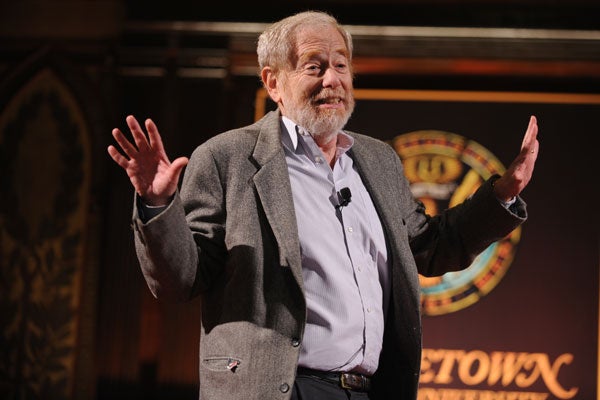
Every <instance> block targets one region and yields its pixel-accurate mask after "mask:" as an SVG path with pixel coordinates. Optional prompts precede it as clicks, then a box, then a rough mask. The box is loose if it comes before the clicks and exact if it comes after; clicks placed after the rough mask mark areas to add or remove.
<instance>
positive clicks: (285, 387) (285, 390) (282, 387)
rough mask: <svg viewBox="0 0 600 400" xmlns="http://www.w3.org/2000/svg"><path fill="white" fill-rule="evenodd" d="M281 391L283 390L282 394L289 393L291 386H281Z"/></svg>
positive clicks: (285, 384) (284, 384)
mask: <svg viewBox="0 0 600 400" xmlns="http://www.w3.org/2000/svg"><path fill="white" fill-rule="evenodd" d="M279 390H281V393H287V392H288V391H289V390H290V385H288V384H287V383H282V384H281V385H280V386H279Z"/></svg>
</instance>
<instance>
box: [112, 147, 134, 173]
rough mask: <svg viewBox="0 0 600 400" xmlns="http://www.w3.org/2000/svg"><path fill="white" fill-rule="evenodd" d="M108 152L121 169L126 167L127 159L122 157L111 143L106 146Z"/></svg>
mask: <svg viewBox="0 0 600 400" xmlns="http://www.w3.org/2000/svg"><path fill="white" fill-rule="evenodd" d="M108 154H109V155H110V157H111V158H112V159H113V160H114V161H115V162H116V163H117V164H118V165H119V166H120V167H121V168H123V169H127V166H128V165H129V161H128V160H127V159H126V158H125V157H123V155H122V154H121V153H119V150H117V148H116V147H115V146H113V145H110V146H108Z"/></svg>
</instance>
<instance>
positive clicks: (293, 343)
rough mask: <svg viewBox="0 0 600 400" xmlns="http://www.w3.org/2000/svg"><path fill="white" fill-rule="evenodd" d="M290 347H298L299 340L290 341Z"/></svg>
mask: <svg viewBox="0 0 600 400" xmlns="http://www.w3.org/2000/svg"><path fill="white" fill-rule="evenodd" d="M292 346H294V347H298V346H300V340H298V339H296V338H294V339H292Z"/></svg>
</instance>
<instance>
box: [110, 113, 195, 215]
mask: <svg viewBox="0 0 600 400" xmlns="http://www.w3.org/2000/svg"><path fill="white" fill-rule="evenodd" d="M126 121H127V126H128V127H129V130H130V131H131V135H132V136H133V140H134V142H135V145H133V144H132V143H131V142H130V141H129V140H127V138H125V135H124V134H123V133H122V132H121V131H120V130H119V129H117V128H115V129H113V131H112V134H113V137H114V138H115V140H116V141H117V143H118V144H119V146H120V147H121V149H122V150H123V153H125V155H126V157H125V156H124V155H123V154H121V153H120V152H119V150H117V148H116V147H115V146H112V145H111V146H109V147H108V154H110V156H111V157H112V159H113V160H114V161H115V162H116V163H117V164H118V165H119V166H121V168H123V169H124V170H125V172H127V175H128V176H129V179H130V180H131V184H132V185H133V187H134V188H135V191H136V192H137V193H138V194H139V195H140V196H141V197H142V199H143V200H144V202H145V203H146V204H148V205H151V206H158V205H166V204H167V203H168V202H169V201H170V199H171V197H172V196H173V194H174V193H175V191H176V190H177V184H178V182H179V175H180V174H181V171H182V170H183V168H184V167H185V166H186V165H187V163H188V159H187V158H186V157H180V158H177V159H176V160H174V161H173V162H171V161H169V158H168V157H167V154H166V153H165V149H164V147H163V143H162V139H161V137H160V134H159V133H158V129H157V128H156V125H155V124H154V122H152V120H150V119H147V120H146V121H145V125H146V130H147V132H148V137H146V135H145V134H144V131H143V130H142V128H141V127H140V124H139V123H138V121H137V120H136V119H135V118H134V117H133V116H131V115H130V116H128V117H127V118H126Z"/></svg>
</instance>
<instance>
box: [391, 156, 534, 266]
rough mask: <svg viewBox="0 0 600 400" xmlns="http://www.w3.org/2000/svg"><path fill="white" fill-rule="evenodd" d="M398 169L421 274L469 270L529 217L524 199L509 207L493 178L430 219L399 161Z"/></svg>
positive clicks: (405, 209) (517, 200) (406, 216)
mask: <svg viewBox="0 0 600 400" xmlns="http://www.w3.org/2000/svg"><path fill="white" fill-rule="evenodd" d="M397 167H398V170H399V173H398V176H399V177H400V183H399V184H400V187H401V189H400V191H401V193H403V195H402V197H403V198H404V200H403V201H402V204H403V208H404V210H403V212H404V220H405V222H406V226H407V231H408V239H409V244H410V248H411V251H412V253H413V256H414V258H415V261H416V264H417V268H418V270H419V273H420V274H422V275H424V276H438V275H442V274H444V273H446V272H449V271H456V270H460V269H463V268H467V267H468V266H469V265H470V264H471V262H472V261H473V260H474V259H475V257H477V255H479V253H481V252H482V251H483V250H485V249H486V248H487V247H488V246H489V245H490V244H492V243H493V242H495V241H497V240H500V239H502V238H503V237H505V236H506V235H508V234H509V233H510V232H512V231H513V230H514V229H515V228H517V227H518V226H519V225H520V224H521V223H523V222H524V221H525V220H526V218H527V212H526V205H525V202H524V201H523V200H522V199H521V198H517V199H516V202H515V203H514V204H513V205H512V206H510V207H509V208H506V207H505V206H504V205H503V204H501V203H500V201H499V200H498V199H497V198H496V196H495V195H494V192H493V181H494V180H495V179H497V178H498V176H493V177H491V178H490V179H489V180H487V181H486V182H484V183H483V184H482V185H481V186H480V187H479V189H478V190H477V191H476V192H475V193H474V194H473V195H472V196H471V197H470V198H468V199H467V200H465V201H464V202H463V203H461V204H459V205H457V206H455V207H452V208H450V209H447V210H445V211H444V212H442V213H441V214H439V215H436V216H433V217H432V216H429V215H427V214H426V213H425V207H424V206H423V204H422V203H421V202H420V201H418V200H417V199H415V198H413V197H412V194H411V192H410V187H409V183H408V181H407V179H406V178H405V177H404V173H403V168H402V165H401V162H400V160H399V158H398V159H397Z"/></svg>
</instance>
